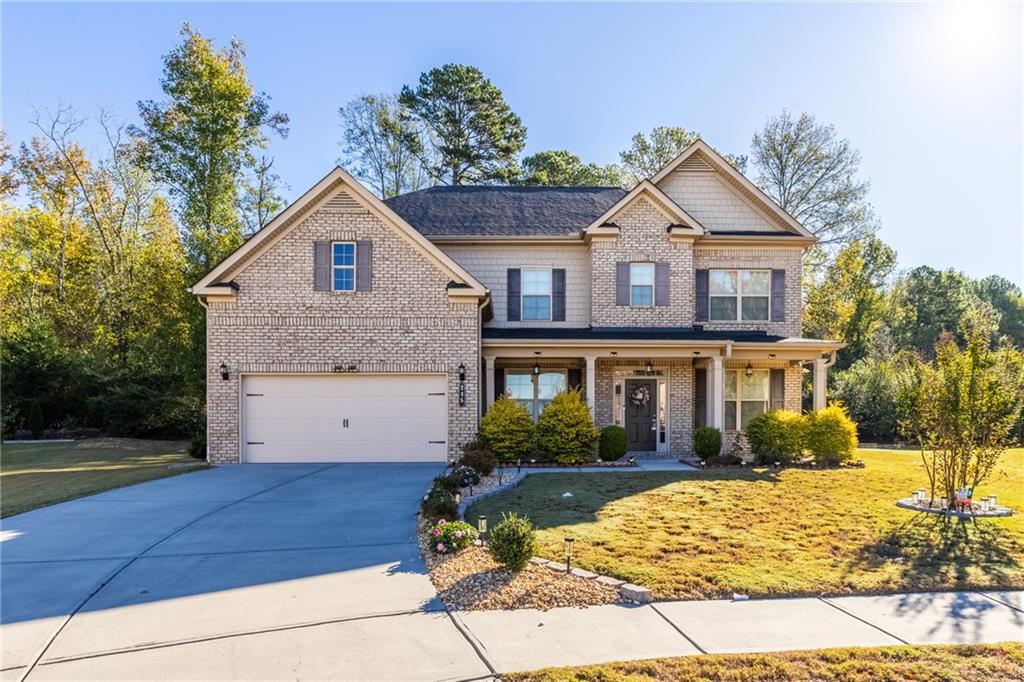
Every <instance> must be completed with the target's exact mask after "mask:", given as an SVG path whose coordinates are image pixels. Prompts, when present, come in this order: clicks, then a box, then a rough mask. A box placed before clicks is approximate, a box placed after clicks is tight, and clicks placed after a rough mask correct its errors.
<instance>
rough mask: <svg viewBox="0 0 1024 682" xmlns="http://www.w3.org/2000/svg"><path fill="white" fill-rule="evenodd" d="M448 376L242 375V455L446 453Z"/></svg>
mask: <svg viewBox="0 0 1024 682" xmlns="http://www.w3.org/2000/svg"><path fill="white" fill-rule="evenodd" d="M446 382H447V380H446V378H445V377H444V376H443V375H408V374H407V375H360V376H247V377H245V378H244V380H243V388H244V399H243V406H242V410H243V443H242V445H243V448H244V453H245V461H248V462H372V461H444V460H445V459H447V445H446V444H445V442H444V441H445V440H446V439H447V431H448V420H447V412H448V401H447V397H446V395H445V389H446ZM346 420H347V425H346Z"/></svg>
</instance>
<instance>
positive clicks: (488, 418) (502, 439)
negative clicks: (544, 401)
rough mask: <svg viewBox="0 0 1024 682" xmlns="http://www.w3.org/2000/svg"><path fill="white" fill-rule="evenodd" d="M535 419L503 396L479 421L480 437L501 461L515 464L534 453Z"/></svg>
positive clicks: (524, 409) (523, 408) (517, 404)
mask: <svg viewBox="0 0 1024 682" xmlns="http://www.w3.org/2000/svg"><path fill="white" fill-rule="evenodd" d="M533 431H534V427H533V419H531V418H530V413H529V412H527V411H526V408H525V407H523V406H522V405H520V404H519V403H517V402H516V401H514V400H512V399H511V398H509V397H507V396H501V397H500V398H498V399H497V400H496V401H494V404H493V405H491V408H490V409H489V410H487V414H485V415H484V417H483V419H481V420H480V437H481V438H482V439H483V441H484V443H485V444H486V445H487V447H488V448H489V449H490V451H491V452H492V453H494V456H495V457H497V458H498V459H499V460H501V461H502V462H515V461H517V460H519V459H520V458H521V457H525V456H526V455H528V454H530V453H531V452H532V451H533Z"/></svg>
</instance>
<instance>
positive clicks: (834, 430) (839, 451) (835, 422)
mask: <svg viewBox="0 0 1024 682" xmlns="http://www.w3.org/2000/svg"><path fill="white" fill-rule="evenodd" d="M806 431H807V432H806V442H807V449H808V450H809V451H810V453H811V455H813V456H814V461H815V462H816V463H818V464H823V465H828V466H835V465H836V464H839V463H840V462H848V461H850V460H851V459H853V451H854V450H856V449H857V425H856V424H855V423H854V421H853V420H852V419H850V415H848V414H847V413H846V408H845V407H843V406H842V404H840V403H832V404H831V405H829V406H828V407H826V408H824V409H821V410H816V411H814V412H811V413H809V414H808V415H807V429H806Z"/></svg>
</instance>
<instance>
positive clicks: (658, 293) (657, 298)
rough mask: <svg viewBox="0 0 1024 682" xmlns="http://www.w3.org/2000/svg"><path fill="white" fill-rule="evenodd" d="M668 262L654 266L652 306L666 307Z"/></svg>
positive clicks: (661, 262)
mask: <svg viewBox="0 0 1024 682" xmlns="http://www.w3.org/2000/svg"><path fill="white" fill-rule="evenodd" d="M668 273H669V270H668V261H664V260H663V261H658V262H657V263H655V264H654V305H668V280H669V277H668Z"/></svg>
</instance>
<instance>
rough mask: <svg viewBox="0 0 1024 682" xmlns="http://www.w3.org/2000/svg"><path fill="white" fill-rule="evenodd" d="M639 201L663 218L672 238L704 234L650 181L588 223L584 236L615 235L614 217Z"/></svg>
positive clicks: (703, 230)
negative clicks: (645, 200)
mask: <svg viewBox="0 0 1024 682" xmlns="http://www.w3.org/2000/svg"><path fill="white" fill-rule="evenodd" d="M640 199H647V200H648V201H649V202H650V203H651V205H652V206H654V208H655V209H657V210H658V211H659V212H660V213H662V214H663V215H664V216H665V218H666V220H668V222H669V225H670V227H671V229H672V232H673V236H675V235H685V234H690V235H693V236H700V235H702V234H704V232H705V229H704V226H703V225H701V223H700V221H698V220H697V219H696V218H694V217H693V216H691V215H690V214H689V213H687V212H686V211H684V210H683V209H682V208H681V207H680V206H679V205H678V204H676V203H675V202H674V201H672V199H670V198H669V197H668V196H666V195H665V193H664V192H662V191H661V189H659V188H658V186H657V185H655V184H654V183H652V182H651V181H650V180H643V181H641V182H640V184H638V185H637V186H636V187H634V188H633V189H632V190H630V191H629V193H628V194H626V195H625V196H623V197H622V198H621V199H619V200H618V201H617V202H615V204H613V205H612V206H611V207H609V208H608V210H607V211H605V212H604V213H602V214H601V215H600V216H598V217H597V219H595V220H594V221H593V222H592V223H590V225H588V226H587V229H586V230H584V236H590V237H594V236H600V235H605V234H617V233H618V227H617V226H616V225H614V224H613V223H614V219H615V216H617V215H619V214H620V213H622V212H623V211H625V210H627V209H628V208H629V207H630V206H632V205H633V204H634V203H635V202H637V201H639V200H640Z"/></svg>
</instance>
